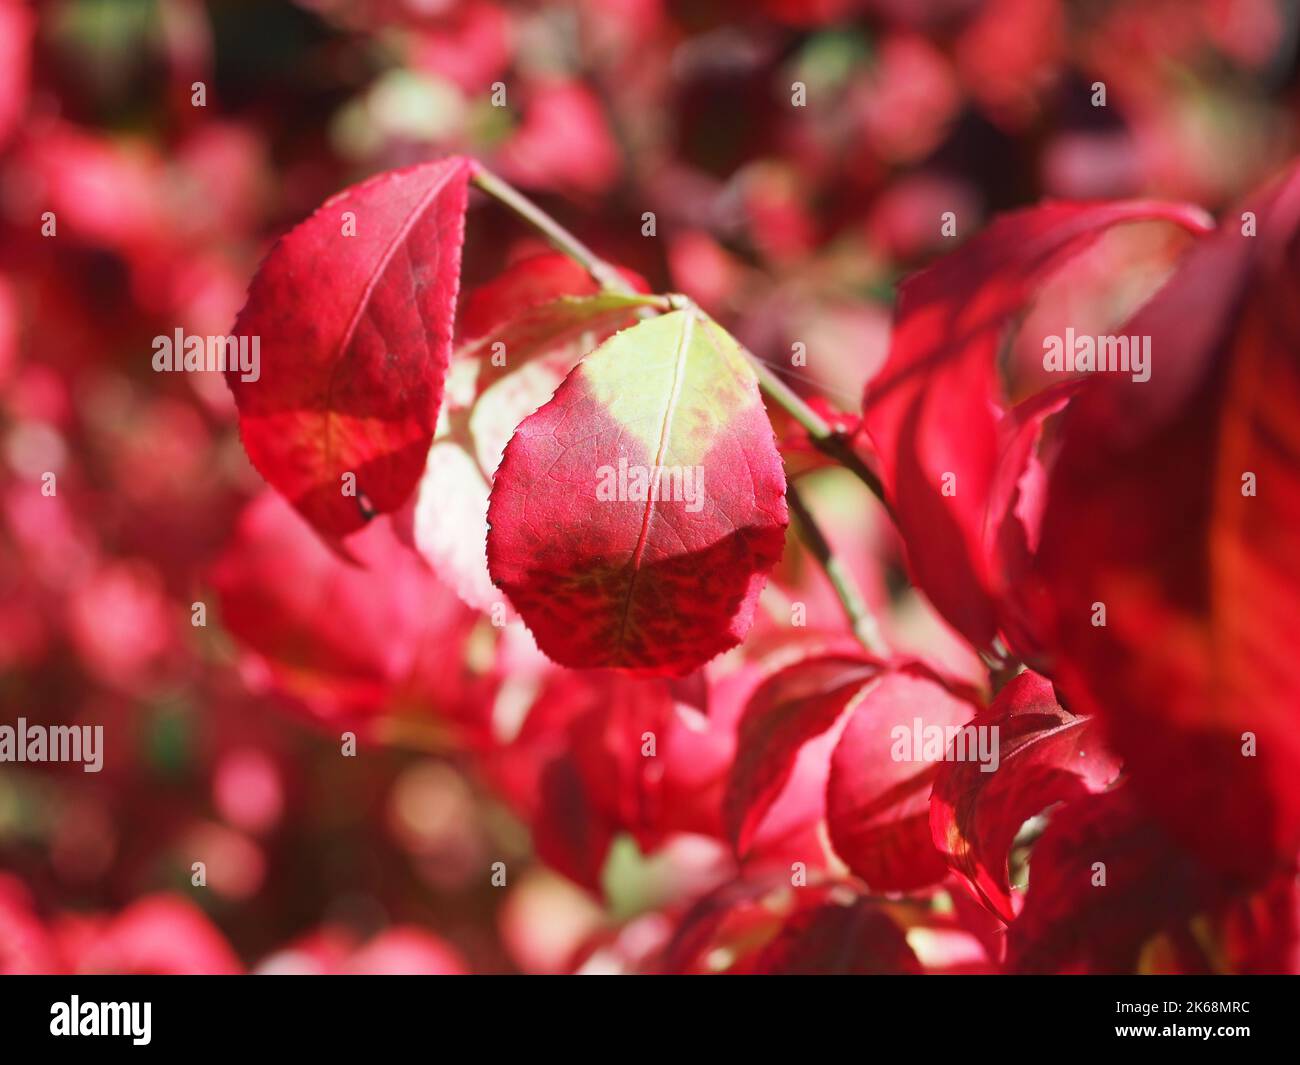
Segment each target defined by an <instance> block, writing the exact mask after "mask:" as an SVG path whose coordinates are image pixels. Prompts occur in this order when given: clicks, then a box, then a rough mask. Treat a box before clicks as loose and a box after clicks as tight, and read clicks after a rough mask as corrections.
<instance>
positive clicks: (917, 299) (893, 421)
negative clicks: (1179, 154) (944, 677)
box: [863, 202, 1205, 648]
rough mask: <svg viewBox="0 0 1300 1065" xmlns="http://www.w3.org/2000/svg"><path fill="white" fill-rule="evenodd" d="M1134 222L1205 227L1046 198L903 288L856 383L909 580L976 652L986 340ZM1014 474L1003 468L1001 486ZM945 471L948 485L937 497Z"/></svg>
mask: <svg viewBox="0 0 1300 1065" xmlns="http://www.w3.org/2000/svg"><path fill="white" fill-rule="evenodd" d="M1147 219H1166V220H1168V221H1171V222H1175V223H1178V224H1179V225H1182V226H1184V227H1186V228H1188V229H1193V230H1197V229H1201V228H1203V227H1204V225H1205V223H1204V221H1203V219H1202V216H1201V213H1200V212H1199V211H1197V210H1195V209H1193V208H1188V207H1180V206H1176V205H1170V204H1161V203H1152V202H1133V203H1117V204H1095V205H1093V204H1090V205H1071V204H1049V205H1046V206H1042V207H1035V208H1031V209H1029V210H1024V211H1017V212H1015V213H1013V214H1010V215H1006V216H1004V217H1002V218H1000V219H998V220H997V221H996V222H994V223H993V224H992V225H990V226H989V227H988V228H987V229H986V230H984V231H983V232H982V233H981V234H980V235H979V236H977V237H975V238H974V239H972V240H971V241H970V242H969V243H967V244H966V245H965V246H964V247H962V248H961V250H959V251H957V252H955V253H954V254H952V255H950V256H948V257H947V258H945V259H942V260H941V261H940V262H938V263H937V264H936V265H934V266H932V267H930V268H929V269H927V270H925V271H923V272H922V273H920V274H918V275H916V276H915V277H913V278H910V279H909V280H908V281H907V282H905V283H904V285H903V287H902V291H901V293H900V295H899V302H898V311H897V314H896V319H895V326H894V335H893V340H892V342H891V345H890V351H889V358H888V360H887V361H886V363H885V366H884V368H883V369H882V370H881V371H880V373H879V374H878V375H877V376H876V378H875V379H873V380H872V381H871V382H869V384H868V387H867V393H866V396H865V399H864V408H863V409H864V419H863V421H864V425H865V427H866V430H867V432H868V433H869V435H870V437H871V440H872V442H873V443H874V445H875V447H876V450H877V453H878V455H879V457H880V474H881V479H882V481H883V483H884V486H885V491H886V493H887V496H888V498H889V500H890V502H891V503H892V504H893V508H894V512H895V515H896V518H897V523H898V526H899V530H900V532H901V533H902V535H903V538H904V541H905V542H906V544H907V549H908V558H909V562H910V566H911V570H912V573H913V576H914V578H915V583H916V584H917V586H918V587H920V588H921V589H922V590H923V591H924V592H925V593H926V595H927V596H929V598H930V600H931V601H932V602H933V603H934V605H935V606H936V608H937V609H938V610H939V612H940V613H941V614H943V615H944V617H946V618H947V619H948V620H949V621H950V622H951V623H952V624H953V625H954V627H956V628H957V629H958V631H960V632H961V633H962V634H963V635H964V636H966V638H967V639H969V640H970V641H971V642H972V643H973V644H974V645H975V646H976V647H979V648H984V647H987V646H989V644H990V643H991V642H992V640H993V637H994V636H995V635H996V634H997V632H998V629H999V618H998V605H997V598H996V589H997V587H998V586H999V585H1000V583H1001V582H1000V581H999V579H998V574H997V570H996V565H995V562H994V560H992V559H991V558H990V557H989V547H988V544H989V542H990V541H989V538H988V536H987V534H986V531H985V530H986V526H987V525H988V521H989V517H990V513H989V505H990V501H991V499H992V496H993V488H994V485H995V482H996V481H998V480H999V478H1004V479H1005V478H1006V477H1007V476H1008V474H1007V473H1006V472H1004V471H1001V469H1000V466H1001V462H1002V459H1001V456H1002V455H1003V454H1004V452H1006V451H1007V445H1008V443H1009V441H1008V440H1006V439H1004V438H1005V437H1006V436H1007V429H1008V427H1004V426H1003V425H1002V422H1003V416H1002V414H1003V411H1004V410H1005V407H1006V403H1005V399H1004V397H1003V395H1002V389H1001V385H1000V383H999V379H998V368H997V351H998V346H999V344H1000V343H1001V342H1002V338H1003V336H1004V334H1005V332H1006V330H1007V329H1008V327H1009V326H1010V325H1011V324H1012V322H1013V320H1014V319H1015V317H1016V315H1017V314H1018V313H1019V312H1020V311H1021V310H1022V309H1023V308H1024V307H1025V305H1026V303H1027V301H1028V300H1029V298H1030V297H1031V295H1032V294H1033V292H1034V290H1035V289H1036V288H1037V287H1038V286H1039V285H1040V284H1041V283H1042V282H1043V280H1044V279H1045V278H1046V277H1047V276H1048V275H1049V274H1051V273H1052V271H1053V270H1055V269H1056V268H1058V267H1059V266H1060V265H1061V264H1062V263H1063V262H1065V261H1066V260H1068V259H1069V258H1070V257H1072V256H1074V255H1076V254H1077V253H1079V252H1080V251H1082V250H1083V249H1084V248H1085V247H1087V246H1088V245H1089V244H1090V243H1091V242H1092V241H1094V240H1096V239H1097V237H1099V236H1100V235H1101V234H1102V232H1104V231H1105V229H1106V228H1107V227H1109V226H1112V225H1116V224H1118V223H1122V222H1134V221H1141V220H1147ZM1010 453H1011V454H1012V455H1013V456H1017V457H1019V456H1021V455H1022V454H1023V451H1022V450H1021V449H1018V448H1012V449H1011V450H1010ZM1022 472H1023V470H1020V469H1015V470H1012V471H1011V472H1010V474H1009V476H1010V480H1011V482H1013V483H1014V482H1015V481H1016V480H1018V479H1019V477H1020V475H1021V473H1022ZM948 475H951V478H955V479H948V480H947V483H948V484H949V485H951V489H952V490H950V491H949V493H948V494H946V495H945V494H944V486H945V479H946V477H947V476H948ZM994 516H995V517H997V518H999V519H1000V518H1001V515H1000V514H999V515H994ZM995 532H996V530H995ZM996 540H997V537H996V536H994V538H993V541H992V542H994V543H996Z"/></svg>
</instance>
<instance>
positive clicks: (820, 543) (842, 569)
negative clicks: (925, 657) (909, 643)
mask: <svg viewBox="0 0 1300 1065" xmlns="http://www.w3.org/2000/svg"><path fill="white" fill-rule="evenodd" d="M785 498H786V501H787V502H788V503H789V504H790V509H791V510H792V511H793V512H794V515H795V517H796V518H797V519H798V522H799V533H800V535H801V536H802V537H803V540H804V543H805V544H807V545H808V550H809V551H810V552H812V555H813V557H814V558H816V559H817V561H818V562H820V563H821V567H822V569H823V570H825V571H826V578H827V580H829V581H830V582H831V587H832V588H834V589H835V594H836V595H837V596H839V600H840V604H841V605H842V606H843V607H844V613H845V614H847V615H848V618H849V625H850V627H851V628H852V629H853V635H854V636H855V637H857V640H858V642H859V643H860V644H862V646H863V647H865V648H866V649H867V650H868V651H870V652H871V653H872V654H873V655H876V656H878V657H880V658H884V657H887V656H888V654H889V649H888V648H887V647H886V646H885V641H884V638H883V637H882V636H881V635H880V626H879V625H878V624H877V622H876V619H875V617H874V616H872V614H871V612H870V611H869V610H868V609H867V604H866V601H865V600H864V599H863V597H862V591H861V589H859V588H858V585H857V582H856V581H855V580H854V579H853V575H852V574H851V573H849V571H848V568H847V567H846V566H845V565H844V562H843V560H842V559H840V557H839V556H838V555H836V554H835V552H834V550H833V549H832V548H831V545H830V542H829V541H828V540H827V539H826V535H825V534H824V533H823V532H822V531H821V527H820V526H819V525H818V524H817V519H816V518H814V517H813V516H812V512H811V511H810V510H809V509H808V505H807V504H806V503H805V502H804V501H803V497H802V496H801V495H800V494H799V490H798V489H797V488H795V486H794V482H792V481H791V482H787V484H786V486H785Z"/></svg>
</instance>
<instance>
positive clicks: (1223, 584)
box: [1040, 170, 1300, 878]
mask: <svg viewBox="0 0 1300 1065" xmlns="http://www.w3.org/2000/svg"><path fill="white" fill-rule="evenodd" d="M1248 206H1249V207H1250V208H1251V210H1253V211H1254V212H1255V215H1256V218H1257V225H1258V233H1259V235H1258V236H1246V235H1243V234H1242V232H1241V228H1242V227H1241V226H1240V225H1239V224H1238V223H1237V221H1236V220H1235V219H1236V218H1237V215H1236V214H1235V213H1234V214H1233V215H1232V216H1231V217H1232V218H1233V221H1232V222H1230V223H1229V225H1227V226H1225V227H1224V228H1223V229H1222V230H1221V231H1219V232H1218V233H1216V234H1215V235H1214V236H1212V237H1208V238H1206V239H1205V240H1203V241H1202V242H1201V243H1199V244H1198V245H1197V246H1196V247H1195V248H1194V249H1193V250H1192V251H1191V253H1190V254H1189V255H1188V256H1187V257H1186V259H1185V261H1184V263H1183V265H1182V266H1181V267H1180V268H1179V270H1178V272H1177V273H1176V274H1175V275H1174V276H1173V278H1172V279H1171V280H1170V281H1168V282H1167V283H1166V285H1165V286H1164V288H1163V289H1162V290H1161V291H1160V292H1159V293H1158V294H1157V295H1156V296H1155V297H1154V298H1153V299H1152V300H1151V302H1150V303H1148V304H1147V306H1146V307H1145V308H1143V309H1142V310H1141V311H1139V312H1138V314H1137V315H1136V316H1135V317H1134V318H1133V320H1132V321H1131V322H1129V323H1128V324H1127V325H1126V326H1124V327H1123V328H1122V330H1121V331H1122V332H1123V333H1124V334H1126V335H1136V336H1149V337H1151V351H1152V372H1151V379H1150V380H1149V381H1147V382H1142V383H1138V382H1133V381H1131V380H1129V378H1128V377H1126V376H1125V377H1110V378H1107V379H1106V380H1102V381H1097V382H1096V383H1095V384H1093V385H1092V386H1091V387H1090V388H1089V389H1087V390H1086V391H1085V392H1084V393H1083V394H1082V395H1081V396H1080V398H1079V399H1077V400H1076V401H1075V403H1074V405H1073V406H1072V407H1071V409H1070V410H1069V411H1067V413H1066V415H1065V418H1064V422H1063V425H1062V427H1061V434H1062V444H1061V453H1060V456H1059V458H1058V460H1057V463H1056V465H1055V466H1054V468H1053V471H1052V478H1051V486H1050V492H1049V501H1048V506H1047V512H1046V515H1045V517H1044V522H1043V532H1042V546H1041V547H1040V566H1041V572H1042V575H1043V580H1044V584H1045V587H1046V589H1047V592H1048V595H1047V596H1046V598H1045V601H1046V602H1049V603H1051V604H1053V605H1054V609H1053V611H1052V614H1051V618H1050V620H1049V622H1048V626H1047V627H1049V628H1050V629H1052V630H1054V641H1053V642H1054V647H1055V655H1054V656H1053V657H1052V659H1050V660H1049V661H1050V663H1051V668H1052V670H1053V672H1054V675H1055V676H1057V679H1058V689H1059V690H1061V691H1062V692H1063V693H1064V695H1065V696H1066V697H1067V698H1068V700H1069V703H1068V705H1069V707H1070V709H1072V710H1076V711H1080V712H1084V713H1096V714H1099V715H1101V716H1102V717H1103V718H1104V720H1105V724H1106V728H1107V734H1108V736H1109V737H1110V738H1111V740H1112V741H1113V743H1114V745H1115V748H1116V749H1117V750H1118V752H1119V753H1120V754H1121V755H1122V756H1123V757H1124V759H1125V764H1126V767H1127V769H1128V771H1129V772H1131V773H1132V776H1133V784H1134V786H1135V787H1137V788H1138V789H1139V790H1140V791H1141V793H1142V795H1143V797H1144V798H1145V799H1146V801H1147V802H1149V803H1150V804H1151V805H1152V808H1153V809H1154V810H1155V811H1157V812H1158V813H1159V814H1160V816H1161V818H1162V820H1163V821H1164V824H1165V825H1166V827H1167V828H1168V829H1169V830H1170V831H1172V832H1173V833H1174V834H1175V836H1176V837H1177V838H1179V839H1180V840H1181V841H1182V842H1183V843H1185V844H1186V845H1188V846H1190V847H1193V848H1195V850H1196V851H1197V853H1199V854H1201V855H1202V856H1203V857H1204V858H1205V860H1206V861H1209V862H1212V863H1217V865H1218V866H1219V867H1221V868H1224V869H1226V870H1229V871H1231V872H1234V873H1236V874H1239V875H1242V876H1246V877H1251V878H1256V877H1263V876H1266V875H1267V874H1268V872H1269V870H1270V869H1272V868H1273V867H1274V866H1275V864H1276V863H1279V862H1281V863H1287V862H1290V861H1291V860H1292V859H1294V856H1295V854H1296V850H1297V847H1298V846H1300V728H1297V723H1298V719H1297V708H1298V707H1300V672H1297V670H1296V668H1295V648H1294V634H1295V633H1296V632H1298V631H1300V463H1298V462H1297V459H1296V456H1297V454H1300V432H1298V431H1297V425H1298V424H1300V423H1298V422H1297V420H1296V416H1295V412H1296V410H1297V409H1300V358H1298V357H1297V352H1300V321H1298V320H1297V318H1296V315H1295V313H1294V308H1295V307H1296V306H1297V302H1298V301H1300V290H1298V289H1297V277H1298V276H1300V274H1298V273H1297V270H1298V268H1300V260H1298V259H1297V254H1296V240H1295V238H1296V233H1297V229H1298V223H1300V170H1297V171H1293V172H1292V173H1291V174H1290V175H1289V176H1288V177H1287V178H1286V179H1285V181H1283V182H1280V183H1278V184H1276V185H1275V186H1273V187H1272V188H1271V189H1270V190H1269V191H1268V192H1267V193H1266V194H1264V195H1261V196H1260V197H1257V198H1256V199H1255V201H1254V202H1253V203H1252V204H1250V205H1248ZM1246 474H1250V475H1252V476H1253V478H1254V484H1255V491H1256V493H1257V494H1254V495H1248V494H1246V485H1245V482H1244V477H1245V475H1246ZM1096 603H1101V604H1104V605H1105V608H1106V617H1105V624H1104V625H1096V624H1094V622H1093V618H1094V614H1095V607H1094V604H1096ZM1252 743H1253V744H1254V748H1253V751H1252V749H1251V748H1250V744H1252Z"/></svg>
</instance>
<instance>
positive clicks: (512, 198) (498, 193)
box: [470, 162, 638, 296]
mask: <svg viewBox="0 0 1300 1065" xmlns="http://www.w3.org/2000/svg"><path fill="white" fill-rule="evenodd" d="M470 183H471V184H472V185H474V186H475V188H478V189H481V190H482V191H483V192H485V193H487V194H488V195H489V196H491V197H492V198H493V199H494V200H496V201H497V202H498V203H500V204H502V205H503V206H505V207H508V208H509V209H510V210H512V211H513V212H514V213H515V214H517V215H518V216H519V217H520V218H522V219H523V220H524V221H525V222H527V223H528V224H529V225H530V226H532V227H533V228H534V229H536V230H537V231H538V232H539V233H541V234H542V236H544V237H545V238H546V239H547V240H549V241H550V242H551V243H552V244H554V245H555V248H556V250H557V251H561V252H563V253H564V254H565V255H567V256H568V257H569V258H570V259H572V260H573V261H574V262H576V263H577V264H578V265H579V266H581V267H582V268H583V269H585V270H586V271H587V273H589V274H591V276H592V277H593V278H595V279H596V282H597V283H598V284H599V285H600V287H601V288H602V289H604V290H605V291H607V292H619V293H622V294H623V295H627V296H635V295H638V293H637V292H636V290H635V289H634V288H633V287H632V286H631V285H629V284H628V283H627V281H625V280H624V279H623V276H622V275H621V274H620V273H619V272H618V271H617V270H615V269H614V267H613V266H611V265H610V264H609V263H607V262H605V260H604V259H602V258H601V257H600V256H599V255H597V254H596V253H595V252H594V251H592V250H591V249H590V248H588V247H587V245H585V244H584V243H582V241H580V240H579V239H578V238H577V237H575V236H574V235H573V234H572V233H570V232H569V231H568V230H567V229H565V228H564V227H563V226H562V225H560V223H559V222H557V221H556V220H555V219H554V218H552V217H551V216H550V215H548V214H547V213H546V212H545V211H543V210H542V209H541V208H540V207H538V206H537V204H535V203H533V201H532V200H530V199H528V197H527V196H525V195H524V194H523V193H521V192H520V191H519V190H518V189H516V188H515V187H514V186H513V185H511V184H509V183H508V182H506V181H503V180H502V179H501V178H499V177H497V176H496V174H494V173H492V171H490V170H488V169H487V168H486V167H484V166H481V165H479V164H478V163H477V162H476V163H474V164H473V170H472V171H471V173H470Z"/></svg>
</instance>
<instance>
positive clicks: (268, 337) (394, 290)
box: [226, 157, 469, 537]
mask: <svg viewBox="0 0 1300 1065" xmlns="http://www.w3.org/2000/svg"><path fill="white" fill-rule="evenodd" d="M468 176H469V165H468V161H467V160H465V159H462V158H459V157H452V158H449V159H443V160H439V161H437V162H433V163H425V164H422V165H420V166H414V167H409V168H407V169H405V170H394V171H391V172H389V173H386V174H381V175H379V176H377V177H374V178H371V179H370V180H369V181H366V182H364V183H363V184H360V185H355V186H353V187H352V188H350V189H347V190H345V191H344V192H342V193H340V194H339V195H337V196H335V197H334V198H333V199H331V200H329V201H327V202H326V203H325V204H324V205H322V206H321V207H320V208H319V209H318V210H317V211H316V212H315V213H314V214H313V215H312V216H311V217H310V218H309V219H307V221H305V222H303V223H301V224H300V225H299V226H297V227H296V228H295V229H294V230H292V231H291V232H290V233H288V234H287V235H286V236H284V237H282V238H281V239H280V241H279V242H278V243H277V244H276V246H275V247H274V248H273V249H272V250H271V253H270V255H268V256H267V258H266V261H265V262H264V263H263V264H262V266H261V268H260V269H259V270H258V272H257V274H256V276H255V277H254V278H253V282H252V284H251V285H250V286H249V292H248V302H247V303H246V304H245V305H244V309H243V310H242V311H241V312H240V315H239V318H238V320H237V322H236V324H235V333H236V334H237V335H239V336H241V337H244V336H246V337H249V338H250V340H249V343H250V344H251V343H252V339H251V338H253V337H258V338H260V345H261V351H260V354H261V360H260V361H261V365H260V371H261V373H260V377H259V378H258V379H257V380H247V381H246V380H244V379H243V375H242V374H241V373H240V372H239V371H238V370H235V369H232V370H230V371H229V372H228V373H227V375H226V380H227V382H228V383H229V385H230V388H231V390H232V391H233V392H234V394H235V401H236V403H237V404H238V406H239V422H240V435H241V437H242V439H243V441H244V447H245V448H246V449H247V451H248V455H249V458H250V459H251V460H252V462H253V465H254V466H256V467H257V469H258V471H259V472H260V473H261V474H262V476H264V477H265V478H266V479H267V480H268V481H269V482H270V483H271V484H272V485H273V486H274V487H275V488H276V489H278V490H279V491H280V492H281V493H282V494H284V495H285V496H286V497H287V498H288V499H289V501H290V502H292V503H293V505H294V506H295V507H297V508H298V510H299V511H301V512H302V514H303V515H304V516H305V517H306V518H307V520H308V521H310V522H311V523H312V525H313V526H315V528H316V529H317V530H318V531H319V532H321V533H322V534H324V535H326V536H327V537H341V536H345V535H347V534H348V533H352V532H355V531H356V530H357V529H359V528H361V527H362V526H363V525H364V524H365V523H366V521H367V520H368V518H369V516H371V515H372V514H374V513H388V512H391V511H394V510H396V509H398V508H399V507H400V506H402V504H403V503H405V502H406V500H407V498H408V497H409V496H410V495H411V493H412V492H413V491H414V489H415V486H416V483H417V482H418V481H419V479H420V474H421V472H422V471H423V469H424V460H425V456H426V455H427V454H428V451H429V445H430V443H431V442H432V440H433V433H434V428H435V425H436V424H437V417H438V407H439V404H440V403H441V402H442V392H443V380H444V377H445V376H446V372H447V363H448V359H449V357H450V353H451V337H452V318H453V314H454V312H455V306H456V292H457V288H458V287H459V284H460V250H461V243H462V241H463V239H464V223H465V205H466V199H467V196H468V188H467V181H468ZM345 214H347V215H350V216H353V217H350V218H345ZM352 224H354V225H355V235H354V236H347V235H344V234H345V233H347V232H349V231H350V226H351V225H352ZM346 474H353V475H354V476H355V482H356V483H355V488H356V495H355V497H354V496H351V495H346V494H344V488H345V484H344V476H345V475H346Z"/></svg>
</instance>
